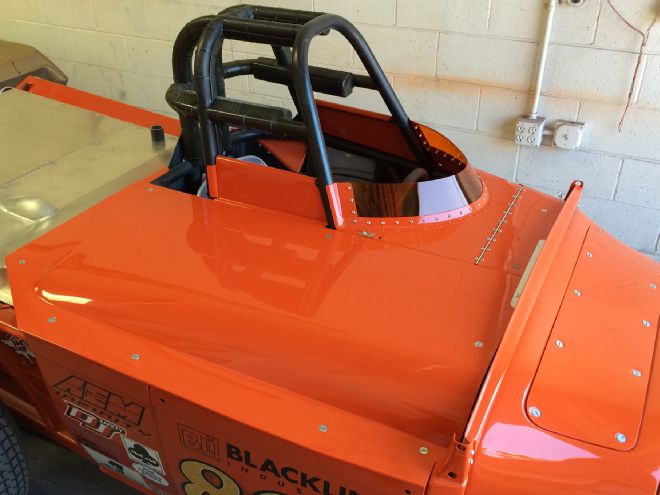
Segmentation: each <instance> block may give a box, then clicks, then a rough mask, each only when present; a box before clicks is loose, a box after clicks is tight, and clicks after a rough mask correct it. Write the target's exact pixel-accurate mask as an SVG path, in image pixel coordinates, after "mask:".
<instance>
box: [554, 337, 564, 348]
mask: <svg viewBox="0 0 660 495" xmlns="http://www.w3.org/2000/svg"><path fill="white" fill-rule="evenodd" d="M555 345H556V346H557V347H559V348H560V349H563V348H564V341H563V340H561V339H557V340H555Z"/></svg>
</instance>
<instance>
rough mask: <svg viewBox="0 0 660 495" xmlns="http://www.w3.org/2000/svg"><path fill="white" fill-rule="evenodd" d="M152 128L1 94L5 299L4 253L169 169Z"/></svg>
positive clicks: (0, 226) (4, 289)
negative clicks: (166, 168)
mask: <svg viewBox="0 0 660 495" xmlns="http://www.w3.org/2000/svg"><path fill="white" fill-rule="evenodd" d="M175 144H176V139H174V138H172V137H170V136H166V141H165V147H164V148H160V149H158V150H155V149H154V148H153V145H152V143H151V137H150V132H149V129H145V128H143V127H138V126H135V125H133V124H129V123H126V122H122V121H120V120H117V119H113V118H110V117H106V116H104V115H100V114H98V113H95V112H91V111H88V110H83V109H80V108H77V107H73V106H71V105H66V104H64V103H60V102H57V101H54V100H49V99H48V98H44V97H41V96H37V95H33V94H30V93H28V92H25V91H18V90H12V91H7V92H4V93H1V94H0V301H4V302H8V303H10V304H11V302H12V297H11V291H10V289H9V284H8V281H7V276H6V264H5V257H6V256H7V255H8V254H9V253H11V252H13V251H15V250H16V249H18V248H19V247H21V246H23V245H25V244H27V243H28V242H30V241H32V240H33V239H35V238H36V237H38V236H40V235H42V234H44V233H45V232H48V231H49V230H50V229H52V228H54V227H56V226H57V225H60V224H61V223H63V222H64V221H66V220H67V219H69V218H71V217H72V216H74V215H77V214H79V213H80V212H82V211H84V210H86V209H87V208H89V207H90V206H92V205H94V204H96V203H98V202H99V201H101V200H102V199H104V198H106V197H108V196H110V195H111V194H113V193H115V192H117V191H119V190H120V189H122V188H123V187H125V186H127V185H128V184H130V183H132V182H134V181H135V180H138V179H140V178H144V177H146V176H148V175H149V174H151V173H153V172H155V171H157V170H159V169H161V168H163V167H167V165H168V163H169V161H170V158H171V156H172V152H173V150H174V146H175Z"/></svg>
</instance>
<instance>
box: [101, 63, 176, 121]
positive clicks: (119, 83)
mask: <svg viewBox="0 0 660 495" xmlns="http://www.w3.org/2000/svg"><path fill="white" fill-rule="evenodd" d="M103 74H104V76H105V80H106V94H107V95H108V97H109V98H113V99H115V100H119V101H123V102H126V103H129V104H131V105H136V106H138V107H141V108H151V109H154V110H157V111H167V110H169V108H170V107H169V106H168V105H167V102H166V101H165V92H166V91H167V88H168V87H169V86H170V84H171V83H172V80H171V78H165V77H157V76H148V75H145V74H136V73H134V72H123V71H118V70H113V69H105V70H104V71H103Z"/></svg>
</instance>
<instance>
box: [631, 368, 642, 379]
mask: <svg viewBox="0 0 660 495" xmlns="http://www.w3.org/2000/svg"><path fill="white" fill-rule="evenodd" d="M632 374H633V376H636V377H637V378H639V377H640V376H642V372H641V371H639V370H638V369H637V368H635V369H633V370H632Z"/></svg>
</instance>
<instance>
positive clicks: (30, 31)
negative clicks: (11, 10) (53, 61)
mask: <svg viewBox="0 0 660 495" xmlns="http://www.w3.org/2000/svg"><path fill="white" fill-rule="evenodd" d="M24 30H25V38H26V42H27V43H28V44H29V45H32V46H33V47H35V48H36V49H37V50H39V51H41V53H43V54H44V55H46V56H47V57H48V58H59V59H63V60H76V61H79V59H78V48H77V44H76V42H75V36H74V31H73V30H72V29H68V28H63V27H55V26H49V25H47V24H38V23H34V22H26V23H24Z"/></svg>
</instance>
